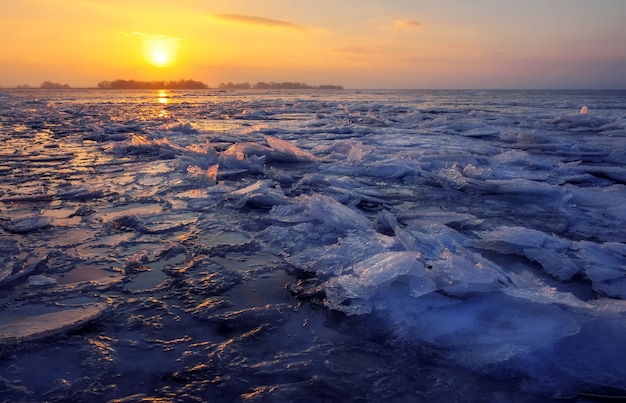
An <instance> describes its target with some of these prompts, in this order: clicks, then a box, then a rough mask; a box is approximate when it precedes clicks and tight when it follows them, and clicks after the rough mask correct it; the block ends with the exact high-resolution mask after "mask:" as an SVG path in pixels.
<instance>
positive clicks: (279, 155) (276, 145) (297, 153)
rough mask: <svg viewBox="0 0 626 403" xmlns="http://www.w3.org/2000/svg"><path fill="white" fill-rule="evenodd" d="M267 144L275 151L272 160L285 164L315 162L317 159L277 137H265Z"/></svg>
mask: <svg viewBox="0 0 626 403" xmlns="http://www.w3.org/2000/svg"><path fill="white" fill-rule="evenodd" d="M265 139H266V140H267V144H269V146H270V147H271V148H272V149H273V150H274V151H275V153H274V154H273V156H272V159H275V160H279V161H286V162H304V161H317V157H316V156H315V155H313V154H311V153H310V152H308V151H304V150H303V149H301V148H300V147H298V146H296V145H295V144H293V143H291V142H289V141H286V140H281V139H279V138H277V137H273V136H266V137H265Z"/></svg>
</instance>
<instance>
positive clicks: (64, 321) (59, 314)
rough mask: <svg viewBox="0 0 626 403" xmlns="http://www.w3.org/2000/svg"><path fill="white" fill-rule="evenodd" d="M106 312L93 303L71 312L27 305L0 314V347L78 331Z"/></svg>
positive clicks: (66, 308) (99, 305) (101, 305)
mask: <svg viewBox="0 0 626 403" xmlns="http://www.w3.org/2000/svg"><path fill="white" fill-rule="evenodd" d="M106 309H107V305H106V304H102V303H97V304H88V305H85V306H83V307H74V308H68V307H65V308H63V307H47V306H39V305H31V306H24V307H21V308H20V309H19V310H18V311H11V312H0V345H11V344H15V343H20V342H22V341H27V340H34V339H40V338H44V337H49V336H53V335H56V334H59V333H63V332H66V331H69V330H72V329H76V328H79V327H81V326H83V325H85V324H86V323H88V322H90V321H92V320H94V319H96V318H98V317H99V316H100V315H102V314H103V313H104V312H105V310H106Z"/></svg>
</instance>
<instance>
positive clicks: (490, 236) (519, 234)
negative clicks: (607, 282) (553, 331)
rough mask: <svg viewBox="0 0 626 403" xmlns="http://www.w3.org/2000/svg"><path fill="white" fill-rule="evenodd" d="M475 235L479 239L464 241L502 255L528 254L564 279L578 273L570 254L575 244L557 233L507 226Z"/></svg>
mask: <svg viewBox="0 0 626 403" xmlns="http://www.w3.org/2000/svg"><path fill="white" fill-rule="evenodd" d="M476 234H477V235H478V236H479V237H480V240H468V241H466V242H465V244H466V245H468V246H474V247H478V248H482V249H490V250H493V251H496V252H498V253H502V254H516V255H520V256H526V257H527V258H528V259H530V260H532V261H535V262H537V263H539V264H540V265H541V266H542V267H543V269H544V270H545V271H546V272H547V273H548V274H550V275H552V276H554V277H557V278H559V279H561V280H569V279H571V278H572V277H573V276H574V275H575V274H576V273H578V272H579V267H578V265H577V264H576V263H575V261H573V260H572V258H571V257H570V247H571V246H572V243H571V242H570V241H568V240H565V239H561V238H559V237H557V236H555V235H548V234H546V233H544V232H541V231H538V230H535V229H531V228H525V227H504V226H503V227H499V228H497V229H495V230H492V231H479V232H477V233H476Z"/></svg>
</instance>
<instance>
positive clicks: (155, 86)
mask: <svg viewBox="0 0 626 403" xmlns="http://www.w3.org/2000/svg"><path fill="white" fill-rule="evenodd" d="M3 88H4V89H17V90H72V89H106V90H343V89H344V88H343V86H342V85H335V84H322V85H315V86H314V85H309V84H305V83H301V82H297V81H296V82H290V81H284V82H274V81H270V82H264V81H259V82H257V83H256V84H250V83H248V82H244V83H232V82H228V83H220V84H219V85H218V86H217V87H209V86H208V85H207V84H205V83H203V82H202V81H196V80H191V79H189V80H184V79H181V80H178V81H173V80H172V81H165V80H157V81H141V80H122V79H117V80H112V81H108V80H105V81H101V82H99V83H98V84H97V86H96V87H76V88H74V87H70V86H69V85H68V84H61V83H56V82H52V81H44V82H43V83H42V84H41V85H40V86H39V87H33V86H30V85H28V84H23V85H18V86H16V87H2V86H0V89H3Z"/></svg>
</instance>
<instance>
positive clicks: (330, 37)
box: [0, 0, 626, 89]
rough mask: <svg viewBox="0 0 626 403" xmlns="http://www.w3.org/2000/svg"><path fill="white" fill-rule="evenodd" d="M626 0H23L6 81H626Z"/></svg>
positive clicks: (611, 84)
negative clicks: (183, 79)
mask: <svg viewBox="0 0 626 403" xmlns="http://www.w3.org/2000/svg"><path fill="white" fill-rule="evenodd" d="M624 21H626V1H623V0H597V1H589V0H585V1H581V0H525V1H516V2H513V1H502V0H500V1H495V0H493V1H492V0H475V1H471V2H469V1H462V0H458V1H452V0H438V1H436V2H435V1H427V0H423V1H420V0H414V1H408V0H389V1H385V2H382V1H371V0H360V1H357V0H343V1H328V0H317V1H313V2H311V1H309V2H295V1H293V0H291V1H288V0H265V1H262V0H257V1H250V0H231V1H228V2H225V1H211V0H177V1H171V0H168V1H162V0H133V1H128V0H20V1H2V3H1V4H0V35H1V37H2V41H1V42H0V85H1V86H3V87H12V86H16V85H20V84H29V85H31V86H39V85H40V84H41V82H43V81H45V80H50V81H55V82H59V83H67V84H69V85H71V86H72V87H81V86H85V87H94V86H96V85H97V83H98V82H100V81H102V80H114V79H118V78H122V79H138V80H156V79H159V80H161V79H165V80H178V79H181V78H185V79H196V80H200V81H203V82H205V83H207V84H208V85H209V86H217V84H219V83H220V82H227V81H232V82H244V81H249V82H251V83H255V82H257V81H300V82H305V83H308V84H311V85H319V84H341V85H344V86H345V87H347V88H614V89H618V88H619V89H626V46H625V45H624V42H625V40H626V24H625V23H624Z"/></svg>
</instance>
